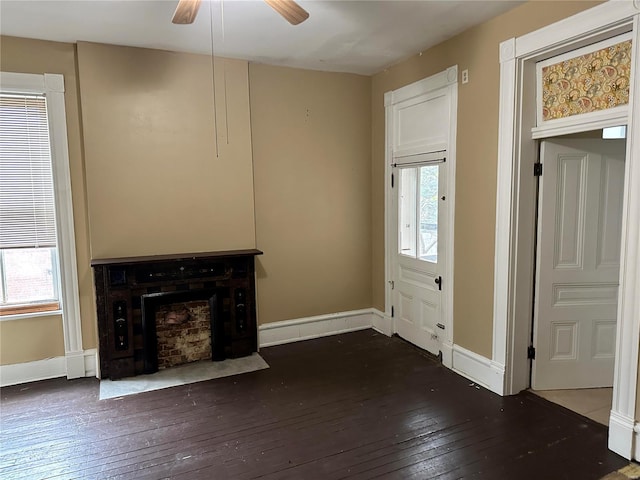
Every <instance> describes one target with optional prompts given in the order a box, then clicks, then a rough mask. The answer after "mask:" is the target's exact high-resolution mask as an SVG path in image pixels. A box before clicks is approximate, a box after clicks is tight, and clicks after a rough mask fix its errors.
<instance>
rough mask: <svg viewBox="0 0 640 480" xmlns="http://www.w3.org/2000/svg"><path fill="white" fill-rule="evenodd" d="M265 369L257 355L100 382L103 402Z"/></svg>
mask: <svg viewBox="0 0 640 480" xmlns="http://www.w3.org/2000/svg"><path fill="white" fill-rule="evenodd" d="M265 368H269V365H268V364H267V362H265V361H264V359H263V358H262V357H261V356H260V355H259V354H258V353H253V354H252V355H250V356H247V357H240V358H230V359H227V360H224V361H222V362H212V361H208V360H206V361H202V362H195V363H189V364H187V365H180V366H178V367H173V368H167V369H166V370H160V371H159V372H156V373H152V374H150V375H138V376H136V377H129V378H123V379H121V380H108V379H107V380H102V381H101V382H100V400H106V399H108V398H116V397H123V396H125V395H134V394H136V393H142V392H150V391H152V390H160V389H162V388H169V387H176V386H178V385H186V384H188V383H195V382H202V381H205V380H212V379H214V378H221V377H229V376H231V375H239V374H241V373H248V372H253V371H256V370H262V369H265Z"/></svg>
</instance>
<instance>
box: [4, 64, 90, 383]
mask: <svg viewBox="0 0 640 480" xmlns="http://www.w3.org/2000/svg"><path fill="white" fill-rule="evenodd" d="M0 89H1V90H2V91H3V92H5V93H17V94H25V93H27V94H28V93H31V94H40V95H44V96H45V97H46V99H47V111H48V118H49V139H50V142H51V163H52V167H53V185H54V192H55V199H56V201H55V210H56V225H57V241H58V261H59V262H60V264H59V265H60V304H61V310H62V328H63V332H64V349H65V356H66V358H67V378H78V377H83V376H84V375H85V366H84V352H83V349H82V323H81V317H80V298H79V289H78V268H77V260H76V241H75V229H74V223H73V201H72V197H71V170H70V168H69V146H68V142H67V117H66V111H65V103H64V76H63V75H60V74H51V73H45V74H28V73H13V72H0ZM51 314H54V312H51ZM34 315H35V314H34ZM8 317H9V316H3V317H0V321H5V320H9V319H10V318H8ZM11 317H14V316H11Z"/></svg>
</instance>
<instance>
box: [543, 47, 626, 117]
mask: <svg viewBox="0 0 640 480" xmlns="http://www.w3.org/2000/svg"><path fill="white" fill-rule="evenodd" d="M630 76H631V40H628V41H626V42H622V43H618V44H616V45H612V46H610V47H607V48H603V49H602V50H597V51H595V52H591V53H588V54H586V55H582V56H580V57H576V58H572V59H569V60H565V61H564V62H560V63H556V64H554V65H549V66H547V67H543V68H542V119H543V120H544V121H547V120H555V119H557V118H565V117H570V116H572V115H578V114H581V113H589V112H594V111H598V110H606V109H608V108H613V107H617V106H619V105H625V104H627V103H629V79H630Z"/></svg>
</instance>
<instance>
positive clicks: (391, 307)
mask: <svg viewBox="0 0 640 480" xmlns="http://www.w3.org/2000/svg"><path fill="white" fill-rule="evenodd" d="M391 318H393V305H391Z"/></svg>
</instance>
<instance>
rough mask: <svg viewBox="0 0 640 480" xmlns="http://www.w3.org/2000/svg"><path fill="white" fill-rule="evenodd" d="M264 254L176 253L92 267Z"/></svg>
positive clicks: (98, 261)
mask: <svg viewBox="0 0 640 480" xmlns="http://www.w3.org/2000/svg"><path fill="white" fill-rule="evenodd" d="M263 253H264V252H262V251H261V250H257V249H249V250H226V251H218V252H198V253H174V254H168V255H147V256H141V257H121V258H94V259H92V260H91V266H92V267H97V266H99V265H127V264H134V263H152V262H161V261H165V260H191V259H194V260H195V259H196V258H212V257H247V256H252V255H253V256H255V255H262V254H263Z"/></svg>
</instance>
